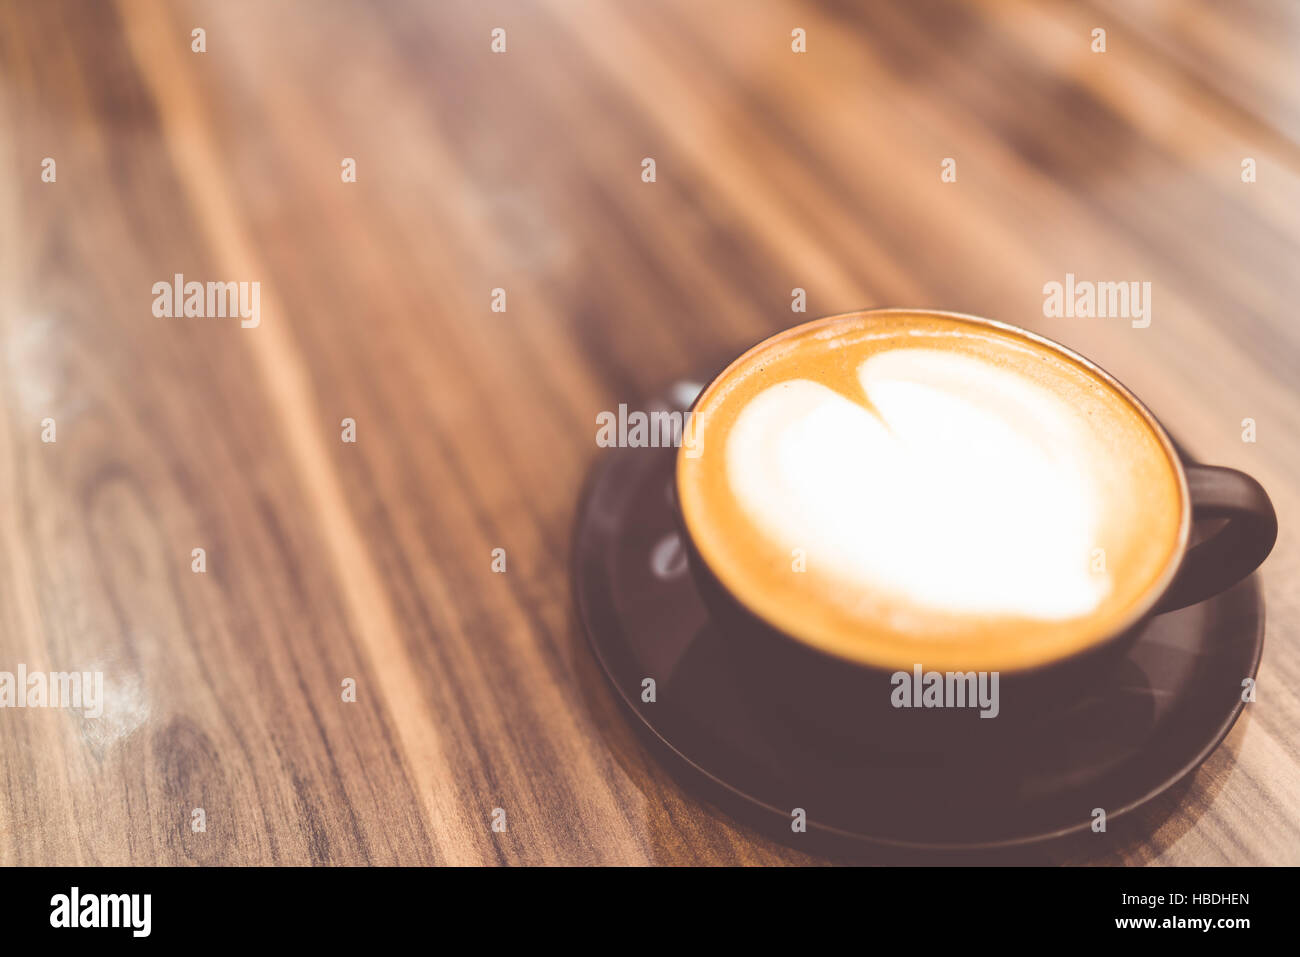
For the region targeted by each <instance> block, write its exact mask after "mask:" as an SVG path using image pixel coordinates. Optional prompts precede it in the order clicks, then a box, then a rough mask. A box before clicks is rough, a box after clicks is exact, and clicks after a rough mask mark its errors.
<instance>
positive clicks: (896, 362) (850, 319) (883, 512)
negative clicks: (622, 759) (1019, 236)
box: [677, 311, 1188, 671]
mask: <svg viewBox="0 0 1300 957" xmlns="http://www.w3.org/2000/svg"><path fill="white" fill-rule="evenodd" d="M694 420H695V421H694V426H695V429H696V430H697V435H698V445H699V447H700V449H701V450H702V452H701V454H699V455H698V457H687V456H684V455H679V457H678V461H677V492H678V496H679V504H680V509H681V514H682V520H683V521H684V522H685V525H686V528H687V530H688V532H689V534H690V536H691V539H692V541H693V542H694V544H695V547H696V549H697V550H698V552H699V554H700V556H701V557H702V558H703V560H704V562H705V563H706V564H707V566H708V568H709V569H710V570H711V571H712V572H713V574H714V575H715V576H716V577H717V579H718V580H719V582H720V583H721V584H722V586H723V587H724V588H725V589H726V590H727V591H728V592H730V593H731V594H732V595H733V596H734V597H735V598H737V599H738V600H739V601H740V602H741V603H742V604H744V605H745V606H746V607H747V608H749V609H750V610H751V611H752V612H754V613H755V614H757V615H758V616H759V617H760V618H762V619H764V620H765V621H767V622H768V623H769V624H770V625H772V626H774V627H776V628H777V629H778V630H780V631H782V632H784V633H785V634H787V635H789V636H790V637H792V638H795V639H796V640H798V641H801V642H803V643H806V644H808V645H810V646H812V647H814V648H817V649H819V650H821V651H823V652H826V653H829V654H831V655H835V656H839V657H842V658H847V659H850V660H853V661H857V662H860V663H863V664H868V665H874V666H878V667H883V668H889V669H896V668H897V669H910V668H912V667H913V666H914V665H915V664H916V663H918V662H924V663H925V664H926V666H927V667H934V668H936V669H937V670H940V671H948V670H956V671H972V670H973V671H994V670H998V669H1023V668H1030V667H1034V666H1036V665H1042V664H1047V663H1049V662H1052V661H1054V660H1056V659H1059V658H1062V657H1065V656H1067V655H1070V654H1072V653H1074V652H1076V651H1078V650H1081V649H1083V648H1086V647H1087V646H1088V645H1089V644H1091V643H1093V642H1095V641H1098V640H1100V639H1101V638H1104V637H1106V636H1109V635H1113V634H1114V633H1116V632H1117V631H1118V630H1120V629H1122V628H1123V627H1125V626H1126V625H1127V624H1129V623H1131V622H1132V621H1133V620H1134V619H1136V618H1137V617H1139V616H1140V615H1141V614H1143V613H1144V612H1145V611H1146V610H1147V608H1148V607H1149V605H1150V603H1151V601H1152V600H1154V597H1155V596H1156V595H1157V594H1158V592H1159V591H1160V590H1161V586H1162V585H1164V584H1167V583H1168V581H1169V580H1170V578H1171V577H1172V575H1173V573H1174V570H1175V566H1176V565H1177V561H1178V556H1179V555H1180V553H1181V548H1182V545H1183V540H1182V539H1183V537H1184V536H1185V534H1186V520H1185V516H1186V514H1187V510H1188V503H1187V501H1186V486H1185V484H1184V482H1183V480H1182V478H1181V475H1182V473H1181V471H1180V469H1179V467H1178V465H1177V463H1176V462H1175V460H1174V458H1173V456H1174V452H1173V449H1172V447H1171V446H1170V445H1169V443H1168V440H1167V439H1166V438H1165V437H1164V435H1163V432H1161V431H1160V429H1159V426H1157V425H1156V424H1155V423H1154V420H1152V419H1151V418H1150V416H1149V415H1148V414H1147V413H1146V412H1145V410H1143V409H1142V408H1141V406H1140V405H1139V404H1138V403H1137V402H1136V400H1134V399H1132V397H1131V396H1129V395H1128V394H1127V393H1126V392H1125V391H1124V390H1123V389H1122V387H1120V386H1118V385H1117V384H1115V383H1114V382H1113V381H1112V380H1110V379H1109V377H1107V376H1105V375H1104V373H1100V372H1099V371H1097V370H1095V369H1093V368H1091V367H1090V366H1089V365H1088V364H1087V363H1085V362H1084V361H1082V360H1079V359H1077V358H1075V357H1073V356H1071V355H1070V354H1068V353H1067V352H1065V351H1063V350H1060V349H1057V348H1056V347H1054V346H1052V345H1051V344H1049V343H1046V342H1043V341H1040V340H1037V339H1035V338H1033V337H1032V336H1030V335H1028V334H1025V333H1023V332H1020V331H1018V330H1014V329H1011V328H1009V327H1004V326H1000V325H998V324H995V323H989V322H987V321H982V320H975V319H969V318H966V317H962V316H956V315H950V314H939V313H910V312H903V311H882V312H876V313H870V314H855V315H849V316H841V317H834V318H831V319H826V320H820V321H818V322H813V323H808V324H805V325H802V326H799V327H797V328H795V329H792V330H789V331H788V332H786V333H783V334H781V335H778V336H775V337H773V338H771V339H768V340H767V341H765V342H763V343H761V344H759V345H758V346H756V347H755V348H753V349H751V350H750V351H749V352H747V353H746V354H745V355H743V356H741V357H740V358H739V359H738V360H736V361H735V362H734V363H732V365H731V366H730V367H729V368H728V369H727V370H726V371H725V372H723V374H722V375H720V376H719V377H718V378H717V379H715V380H714V381H713V382H712V383H711V384H710V385H709V387H708V388H707V389H705V391H704V392H703V393H702V394H701V395H700V397H699V398H698V399H697V401H696V404H695V408H694Z"/></svg>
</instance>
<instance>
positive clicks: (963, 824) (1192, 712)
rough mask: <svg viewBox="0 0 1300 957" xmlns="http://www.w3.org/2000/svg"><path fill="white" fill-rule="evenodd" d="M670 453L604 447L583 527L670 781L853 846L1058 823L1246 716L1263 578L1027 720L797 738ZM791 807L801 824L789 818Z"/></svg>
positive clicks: (1159, 771)
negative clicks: (752, 678)
mask: <svg viewBox="0 0 1300 957" xmlns="http://www.w3.org/2000/svg"><path fill="white" fill-rule="evenodd" d="M698 390H699V386H698V385H697V384H694V383H689V382H681V383H677V384H676V385H674V386H673V387H672V388H671V389H670V390H668V391H667V393H665V395H664V396H663V397H662V398H660V399H659V400H657V401H656V402H651V403H648V404H647V405H646V408H647V410H653V409H655V408H661V409H665V410H673V409H677V410H681V409H684V408H685V407H686V406H687V405H689V403H690V401H691V400H692V399H693V398H694V396H695V393H696V392H698ZM675 455H676V449H674V448H616V449H607V450H604V451H603V452H602V455H601V459H600V461H599V462H598V463H597V465H596V466H595V468H594V469H593V470H592V473H591V475H590V477H589V479H588V481H587V484H586V486H585V488H584V491H583V494H582V498H581V500H580V502H579V505H578V514H577V521H576V525H575V530H574V551H573V578H574V595H575V600H576V603H577V608H578V613H579V616H580V619H581V622H582V626H583V628H584V630H585V632H586V635H587V640H588V642H589V644H590V645H591V648H592V651H593V652H594V653H595V656H596V659H597V661H598V662H599V664H600V666H601V669H602V670H603V672H604V674H605V677H606V678H607V679H608V681H609V683H610V685H611V687H612V688H613V689H614V692H615V695H616V697H617V698H618V700H619V701H620V702H621V703H622V704H623V705H624V707H625V710H626V713H627V716H628V718H629V720H630V721H631V723H632V725H633V726H634V727H635V728H636V729H637V730H638V731H640V732H641V733H642V734H643V736H644V738H645V740H646V741H647V742H648V743H649V744H650V745H651V747H652V749H653V750H654V751H655V752H656V754H657V755H658V756H659V757H660V758H661V760H663V762H664V763H665V764H666V765H667V766H668V767H669V768H670V770H672V771H673V773H674V774H675V776H677V778H678V780H679V781H680V782H681V783H683V784H684V785H687V786H688V787H691V788H692V789H694V790H697V791H699V792H701V793H702V794H703V795H704V796H706V797H707V798H708V799H710V800H711V801H712V802H713V803H715V804H716V805H718V806H719V807H721V808H722V809H723V810H725V811H727V812H728V813H730V814H731V815H733V816H734V817H737V818H739V819H741V820H743V821H745V822H746V823H748V824H750V825H751V826H754V827H756V828H758V829H760V830H762V831H764V832H766V833H768V834H769V835H771V836H772V837H774V838H776V839H778V840H782V841H785V842H787V843H796V845H802V846H806V845H807V844H814V845H815V846H816V847H817V849H819V850H826V851H829V852H832V853H836V852H843V853H852V852H854V851H855V850H856V851H863V850H869V849H872V848H876V849H879V848H881V847H889V848H895V849H900V850H921V851H924V850H945V851H960V850H977V849H978V850H992V849H998V848H1013V847H1023V846H1027V845H1031V844H1037V843H1039V842H1044V841H1050V840H1054V839H1058V838H1064V837H1066V836H1069V835H1072V834H1076V833H1081V832H1086V831H1088V830H1090V829H1091V827H1092V824H1093V815H1094V809H1096V808H1102V809H1104V811H1105V813H1106V818H1107V822H1108V823H1109V822H1111V821H1114V820H1115V819H1116V818H1118V817H1119V816H1121V815H1123V814H1125V813H1127V812H1130V811H1132V810H1134V809H1136V808H1138V807H1140V806H1141V805H1143V804H1145V803H1146V802H1147V801H1150V800H1151V799H1152V798H1154V797H1156V796H1157V795H1159V794H1161V793H1163V792H1164V791H1166V790H1168V789H1169V788H1170V787H1172V786H1173V785H1174V784H1175V783H1177V782H1178V781H1179V780H1180V779H1181V778H1183V777H1184V776H1186V775H1187V774H1189V773H1191V772H1192V771H1194V770H1195V769H1196V768H1197V767H1198V766H1199V765H1200V764H1201V762H1203V761H1204V760H1205V759H1206V758H1207V757H1209V755H1210V754H1211V753H1212V752H1213V751H1214V749H1215V748H1216V747H1218V745H1219V744H1220V742H1222V741H1223V739H1224V738H1225V737H1226V736H1227V734H1228V732H1229V731H1230V730H1231V729H1232V726H1233V724H1234V723H1235V722H1236V720H1237V717H1238V715H1240V714H1241V711H1242V708H1243V707H1244V705H1243V702H1242V690H1243V689H1242V683H1243V681H1244V680H1245V679H1246V678H1253V677H1254V675H1255V673H1256V671H1257V669H1258V667H1259V660H1260V655H1261V653H1262V651H1263V644H1264V607H1263V599H1262V596H1261V594H1260V590H1259V586H1258V583H1257V581H1256V579H1255V577H1254V576H1252V577H1250V578H1247V579H1246V580H1245V581H1243V582H1241V583H1239V584H1238V585H1236V586H1234V587H1233V588H1231V589H1229V590H1227V591H1225V592H1223V593H1222V594H1220V595H1218V596H1216V597H1214V598H1211V599H1209V600H1207V601H1204V602H1201V603H1200V604H1199V605H1193V606H1191V607H1188V608H1184V609H1181V610H1179V611H1176V612H1170V613H1167V614H1163V615H1159V616H1157V617H1156V618H1154V619H1152V621H1151V622H1150V623H1149V624H1148V625H1147V627H1146V628H1145V630H1144V631H1143V633H1142V634H1141V635H1140V636H1139V638H1138V640H1137V641H1136V642H1135V643H1134V645H1133V647H1132V648H1131V650H1130V651H1129V653H1128V655H1127V656H1126V658H1125V660H1124V661H1123V662H1122V664H1121V665H1120V666H1119V667H1118V668H1117V669H1115V671H1114V672H1113V673H1112V674H1111V675H1110V676H1109V677H1108V679H1107V680H1106V682H1105V683H1103V684H1101V685H1099V686H1098V687H1095V688H1092V689H1090V690H1089V692H1088V693H1087V695H1086V696H1084V697H1081V698H1080V700H1079V701H1077V702H1075V703H1074V704H1073V705H1072V706H1071V707H1070V708H1068V709H1067V710H1063V711H1059V712H1057V713H1054V714H1053V715H1052V716H1051V717H1050V718H1048V719H1045V720H1044V721H1043V722H1042V723H1041V724H1040V725H1039V726H1037V727H1035V729H1034V731H1033V733H1032V734H1030V735H1027V736H1026V735H1023V734H1017V735H1011V736H1006V735H998V734H996V733H993V734H990V735H988V736H987V740H980V741H977V742H964V743H963V745H962V747H961V748H960V749H953V750H951V751H947V752H944V751H915V750H908V749H906V748H901V749H899V750H895V751H888V750H864V749H862V748H854V749H851V750H850V749H844V748H836V747H835V746H831V745H827V744H826V743H825V742H818V741H807V740H804V741H799V740H793V739H792V738H791V737H790V736H789V735H788V734H785V733H783V729H781V728H779V727H774V726H773V725H772V724H771V722H770V721H767V720H765V718H764V716H763V715H761V714H756V713H755V712H754V710H753V707H752V704H751V701H750V700H748V699H746V698H745V697H744V696H743V695H742V693H741V692H742V689H741V688H739V687H738V686H737V678H736V674H735V670H736V669H735V668H734V667H733V662H732V660H731V659H730V658H729V653H728V650H727V648H726V647H725V646H724V645H723V643H722V640H721V638H720V636H719V635H718V634H717V633H716V631H715V629H714V628H713V626H712V625H711V624H710V621H709V616H708V614H707V612H706V611H705V608H704V605H703V603H702V601H701V599H700V597H699V595H698V594H697V592H696V590H695V586H694V582H693V580H692V578H691V575H690V572H689V570H688V569H687V567H686V556H685V552H684V550H683V548H682V543H681V541H680V540H679V538H678V535H677V532H676V529H675V524H674V519H673V513H672V505H671V482H672V476H673V465H674V461H675ZM1184 459H1185V460H1187V457H1186V456H1184ZM646 679H653V683H654V684H653V691H654V693H653V700H652V701H647V700H643V698H646V697H650V695H649V694H647V692H646V687H647V686H646V684H645V681H646ZM990 723H991V724H996V720H995V721H993V722H990ZM796 809H802V810H803V812H804V815H805V816H806V822H807V833H802V834H800V833H795V832H793V831H792V828H791V822H792V821H793V820H794V819H795V814H796ZM808 838H813V840H812V841H809V840H808Z"/></svg>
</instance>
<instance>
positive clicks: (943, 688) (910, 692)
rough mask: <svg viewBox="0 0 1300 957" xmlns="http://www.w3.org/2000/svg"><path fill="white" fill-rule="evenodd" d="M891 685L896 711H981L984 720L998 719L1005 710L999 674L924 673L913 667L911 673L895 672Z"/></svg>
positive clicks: (890, 681) (978, 672) (890, 700)
mask: <svg viewBox="0 0 1300 957" xmlns="http://www.w3.org/2000/svg"><path fill="white" fill-rule="evenodd" d="M889 683H890V684H891V685H893V686H894V690H893V691H892V692H890V694H889V703H890V704H892V705H893V706H894V707H895V708H979V709H980V717H981V718H996V717H997V716H998V712H999V711H1000V710H1001V705H1000V704H999V703H998V672H996V671H942V672H941V671H924V670H923V669H922V668H921V666H920V665H913V667H912V670H911V672H910V673H909V672H906V671H895V672H894V674H893V675H892V676H891V677H890V679H889Z"/></svg>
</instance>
